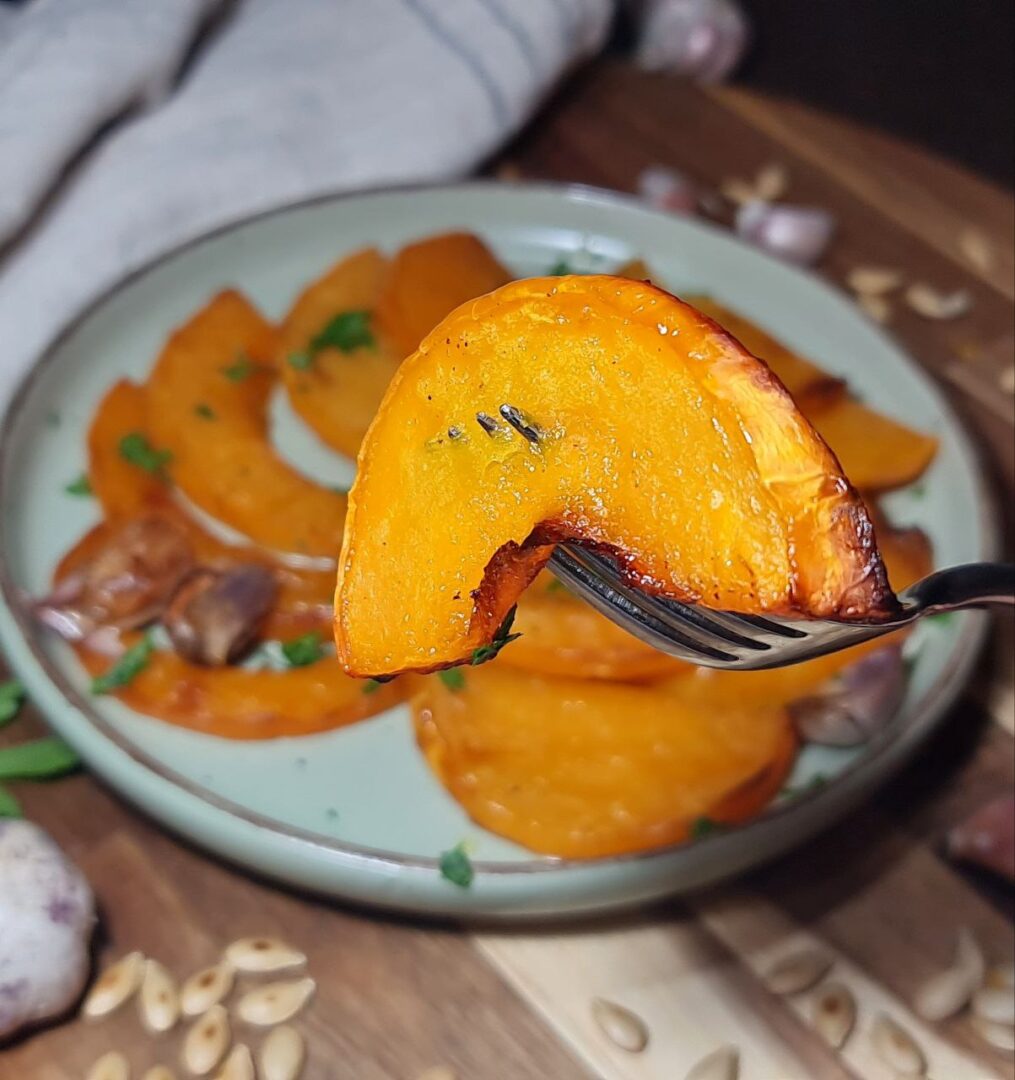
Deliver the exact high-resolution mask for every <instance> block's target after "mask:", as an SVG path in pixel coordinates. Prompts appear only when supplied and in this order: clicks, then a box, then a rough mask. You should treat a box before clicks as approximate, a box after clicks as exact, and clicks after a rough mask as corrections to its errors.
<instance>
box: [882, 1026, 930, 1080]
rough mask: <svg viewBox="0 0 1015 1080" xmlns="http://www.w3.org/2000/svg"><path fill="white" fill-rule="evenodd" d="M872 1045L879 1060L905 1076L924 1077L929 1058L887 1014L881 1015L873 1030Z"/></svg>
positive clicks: (910, 1036)
mask: <svg viewBox="0 0 1015 1080" xmlns="http://www.w3.org/2000/svg"><path fill="white" fill-rule="evenodd" d="M870 1038H871V1045H872V1046H873V1047H874V1052H875V1053H876V1054H877V1055H878V1057H879V1058H881V1060H882V1061H883V1062H884V1063H885V1064H886V1065H889V1066H890V1067H891V1068H893V1069H895V1071H896V1072H899V1073H902V1074H903V1075H904V1076H922V1075H923V1074H924V1073H925V1072H926V1071H927V1058H926V1055H925V1054H924V1052H923V1050H922V1049H921V1048H920V1046H919V1044H918V1043H917V1041H916V1040H915V1039H914V1038H913V1036H912V1035H910V1034H909V1032H908V1031H906V1029H905V1028H903V1027H902V1026H900V1025H899V1024H897V1023H896V1022H895V1021H894V1020H893V1019H892V1018H891V1017H890V1016H888V1015H887V1014H886V1013H879V1014H878V1016H877V1018H876V1019H875V1021H874V1025H873V1027H872V1028H871V1035H870Z"/></svg>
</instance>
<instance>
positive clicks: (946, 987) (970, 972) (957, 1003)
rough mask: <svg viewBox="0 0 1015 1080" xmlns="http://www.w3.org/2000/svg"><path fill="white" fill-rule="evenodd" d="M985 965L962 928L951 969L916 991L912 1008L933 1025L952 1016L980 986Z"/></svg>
mask: <svg viewBox="0 0 1015 1080" xmlns="http://www.w3.org/2000/svg"><path fill="white" fill-rule="evenodd" d="M985 969H986V963H985V961H984V958H983V952H982V951H981V949H980V946H979V944H978V943H977V941H976V938H974V937H973V935H972V933H971V932H970V931H969V930H968V929H966V928H965V927H963V928H962V929H961V930H960V931H959V935H958V941H957V944H956V947H955V959H954V961H953V962H952V965H951V967H949V968H946V969H945V970H944V971H939V972H938V973H937V974H936V975H932V976H931V977H930V978H929V979H928V980H927V981H926V982H925V983H924V984H923V985H922V986H921V987H920V989H919V990H918V991H917V993H916V997H915V998H914V1000H913V1008H914V1009H915V1011H916V1012H917V1014H918V1015H920V1016H922V1017H923V1018H924V1020H930V1021H931V1022H932V1023H936V1022H938V1021H940V1020H945V1019H947V1018H948V1017H949V1016H954V1015H955V1014H956V1013H957V1012H958V1011H959V1010H960V1009H961V1008H963V1007H964V1006H965V1005H966V1003H967V1002H968V1001H969V999H970V998H971V997H972V996H973V992H974V991H975V990H976V988H977V987H978V986H979V985H980V984H981V983H982V982H983V979H984V975H985Z"/></svg>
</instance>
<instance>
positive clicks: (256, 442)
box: [147, 291, 345, 558]
mask: <svg viewBox="0 0 1015 1080" xmlns="http://www.w3.org/2000/svg"><path fill="white" fill-rule="evenodd" d="M275 350H276V339H275V333H274V330H273V329H272V327H271V326H270V325H269V324H268V323H267V322H265V320H264V319H263V318H262V317H261V316H260V314H258V312H257V311H256V310H255V308H254V307H253V306H252V305H251V304H250V303H248V302H247V301H246V300H245V299H244V298H243V297H242V296H241V295H240V294H239V293H237V292H232V291H228V292H223V293H220V294H219V295H218V296H216V297H214V298H213V299H212V300H211V301H210V302H209V303H208V304H207V305H206V306H205V307H204V308H203V309H202V310H201V311H199V312H198V313H197V314H196V315H195V316H194V317H193V318H192V319H190V321H189V322H187V323H186V324H185V325H183V326H182V327H180V328H179V329H178V330H176V331H175V332H174V333H173V334H172V335H171V337H170V338H169V340H168V342H167V343H166V345H165V347H164V349H163V350H162V354H161V355H160V356H159V359H158V362H157V363H156V365H155V368H154V370H153V371H152V374H151V376H150V378H149V380H148V384H147V386H148V422H149V425H148V426H149V429H150V431H151V433H152V437H153V439H154V441H155V443H156V444H157V445H158V446H159V447H162V448H164V449H167V450H169V451H170V452H171V453H172V455H173V460H172V462H171V463H170V465H169V468H168V471H169V473H170V475H171V476H172V478H173V480H174V482H175V483H176V484H177V485H178V486H179V488H180V489H181V491H183V492H184V494H185V495H186V496H187V497H188V498H189V499H191V500H192V501H193V502H194V503H195V504H196V505H197V506H199V507H200V508H201V509H202V510H204V511H205V512H207V513H208V514H210V515H211V516H212V517H214V518H216V519H217V520H219V521H221V522H224V523H225V524H227V525H230V526H232V528H234V529H236V530H237V531H238V532H240V533H242V534H243V535H244V536H246V537H248V538H249V539H251V540H253V541H254V542H255V543H257V544H261V545H263V546H264V547H267V548H271V549H273V550H275V551H280V552H290V553H295V554H300V555H310V556H320V557H330V558H334V555H335V551H336V550H337V547H338V545H339V544H340V543H341V536H342V528H343V525H344V522H345V496H343V495H340V494H337V493H336V492H333V491H329V490H328V489H327V488H324V487H321V486H320V485H318V484H315V483H313V481H311V480H309V479H307V478H306V477H304V476H302V475H301V474H300V473H298V472H297V471H296V470H295V469H294V468H292V467H291V466H289V465H287V464H286V463H285V462H284V461H282V459H281V458H279V456H278V455H277V454H276V452H275V450H274V448H273V447H272V445H271V442H270V439H269V435H268V420H267V412H266V410H267V405H268V398H269V396H270V394H271V392H272V390H273V388H274V386H275V384H276V382H277V378H278V376H277V373H276V371H275V368H274V357H275ZM238 363H239V364H241V365H244V364H245V365H246V372H245V374H244V375H243V377H240V378H237V377H233V378H230V377H229V371H233V372H234V373H235V372H236V365H237V364H238Z"/></svg>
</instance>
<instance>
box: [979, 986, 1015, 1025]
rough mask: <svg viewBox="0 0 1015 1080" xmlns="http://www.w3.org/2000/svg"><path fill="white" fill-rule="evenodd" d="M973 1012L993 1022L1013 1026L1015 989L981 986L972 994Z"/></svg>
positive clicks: (1014, 1022) (1014, 1020) (1014, 1021)
mask: <svg viewBox="0 0 1015 1080" xmlns="http://www.w3.org/2000/svg"><path fill="white" fill-rule="evenodd" d="M973 1012H974V1013H975V1014H976V1015H977V1016H979V1017H982V1018H983V1019H984V1020H990V1021H991V1022H992V1023H995V1024H1007V1025H1008V1026H1009V1027H1015V989H1013V988H1012V987H1010V986H983V987H981V988H980V989H979V990H977V991H976V993H975V994H973Z"/></svg>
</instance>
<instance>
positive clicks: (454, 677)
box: [437, 667, 465, 693]
mask: <svg viewBox="0 0 1015 1080" xmlns="http://www.w3.org/2000/svg"><path fill="white" fill-rule="evenodd" d="M437 678H438V679H440V681H441V682H442V683H444V685H445V686H446V687H447V688H448V689H449V690H453V691H455V692H456V693H457V691H459V690H464V689H465V672H464V671H462V669H461V668H456V667H449V668H442V669H441V670H440V671H438V672H437Z"/></svg>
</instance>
